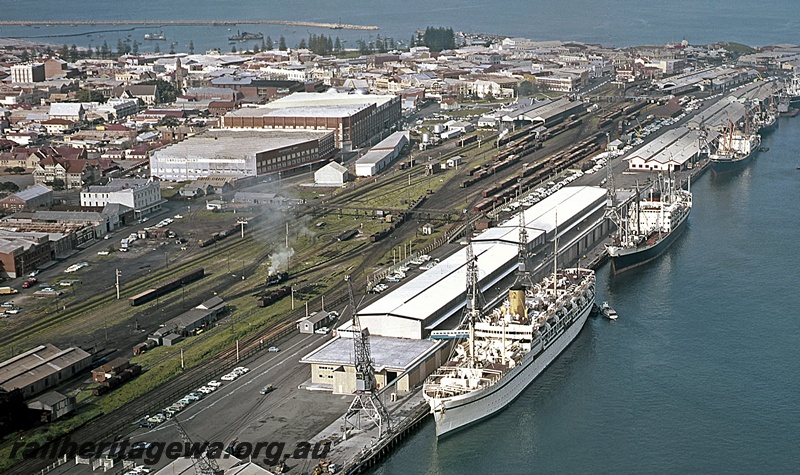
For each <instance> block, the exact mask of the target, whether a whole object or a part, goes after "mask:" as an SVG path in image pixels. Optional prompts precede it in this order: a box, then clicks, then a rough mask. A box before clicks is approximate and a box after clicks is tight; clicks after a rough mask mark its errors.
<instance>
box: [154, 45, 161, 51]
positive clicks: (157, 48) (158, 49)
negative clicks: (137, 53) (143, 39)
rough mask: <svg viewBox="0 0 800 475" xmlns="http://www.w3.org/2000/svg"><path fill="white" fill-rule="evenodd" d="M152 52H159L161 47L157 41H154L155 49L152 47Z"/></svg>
mask: <svg viewBox="0 0 800 475" xmlns="http://www.w3.org/2000/svg"><path fill="white" fill-rule="evenodd" d="M153 52H155V53H160V52H161V47H160V46H158V43H156V47H155V49H153Z"/></svg>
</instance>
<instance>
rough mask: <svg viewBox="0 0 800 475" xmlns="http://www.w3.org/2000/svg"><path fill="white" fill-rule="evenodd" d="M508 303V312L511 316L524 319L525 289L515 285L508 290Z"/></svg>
mask: <svg viewBox="0 0 800 475" xmlns="http://www.w3.org/2000/svg"><path fill="white" fill-rule="evenodd" d="M508 303H509V306H510V309H509V310H510V311H511V313H512V314H513V315H517V317H518V318H519V319H521V320H524V319H525V318H526V313H525V287H523V286H521V285H519V286H517V285H515V286H512V287H511V288H510V289H508Z"/></svg>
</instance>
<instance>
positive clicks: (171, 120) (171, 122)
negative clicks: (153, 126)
mask: <svg viewBox="0 0 800 475" xmlns="http://www.w3.org/2000/svg"><path fill="white" fill-rule="evenodd" d="M158 125H160V126H162V127H177V126H179V125H181V121H179V120H178V119H176V118H175V117H172V116H169V115H166V116H164V117H162V118H161V120H159V121H158Z"/></svg>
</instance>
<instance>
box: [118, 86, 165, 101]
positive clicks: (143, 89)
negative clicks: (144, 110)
mask: <svg viewBox="0 0 800 475" xmlns="http://www.w3.org/2000/svg"><path fill="white" fill-rule="evenodd" d="M125 96H126V97H134V98H136V99H139V100H141V101H142V102H143V103H144V104H145V105H147V106H153V105H156V104H157V103H158V86H157V85H156V84H150V85H135V86H128V87H127V88H126V89H125Z"/></svg>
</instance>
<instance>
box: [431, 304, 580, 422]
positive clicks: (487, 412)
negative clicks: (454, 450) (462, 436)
mask: <svg viewBox="0 0 800 475" xmlns="http://www.w3.org/2000/svg"><path fill="white" fill-rule="evenodd" d="M593 303H594V297H592V298H591V299H587V303H586V305H585V307H584V308H583V309H581V311H580V313H579V314H578V317H577V318H576V319H575V321H573V323H572V325H570V326H569V328H567V329H566V330H565V331H564V332H563V333H561V335H560V336H558V337H556V338H555V339H554V340H553V341H552V342H551V343H549V346H547V347H546V348H542V345H543V342H542V340H541V339H540V340H539V344H538V345H537V346H536V347H534V348H533V349H531V351H530V352H529V353H528V354H527V355H525V356H524V357H523V358H522V361H521V362H520V364H519V365H518V366H517V367H515V368H514V369H513V370H511V371H509V372H508V373H507V374H506V375H504V376H503V377H502V378H501V379H500V380H499V381H498V382H497V383H496V384H494V385H492V386H490V387H488V388H486V389H482V390H478V391H474V392H471V393H469V394H465V395H462V396H459V397H456V398H452V399H447V400H445V401H444V402H440V401H437V400H430V401H429V404H430V405H431V409H432V412H433V417H434V420H435V421H436V435H437V437H439V438H441V437H443V436H445V435H449V434H452V433H453V432H455V431H457V430H459V429H463V428H465V427H467V426H469V425H471V424H474V423H476V422H479V421H481V420H483V419H486V418H488V417H489V416H491V415H493V414H495V413H496V412H498V411H500V410H502V409H503V408H505V407H506V406H508V405H509V404H510V403H511V402H512V401H513V400H514V399H516V398H517V397H518V396H519V395H520V393H522V391H523V390H524V389H525V388H527V387H528V386H529V385H530V384H531V383H532V382H533V380H534V379H536V377H537V376H539V374H541V373H542V371H544V369H545V368H547V366H548V365H550V363H552V362H553V360H555V359H556V357H558V355H560V354H561V352H563V351H564V349H566V348H567V346H569V344H570V343H572V341H573V340H574V339H575V337H576V336H578V333H580V331H581V329H583V326H584V324H585V323H586V319H587V317H588V316H589V312H590V311H591V309H592V306H593ZM442 407H443V408H444V410H442Z"/></svg>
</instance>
